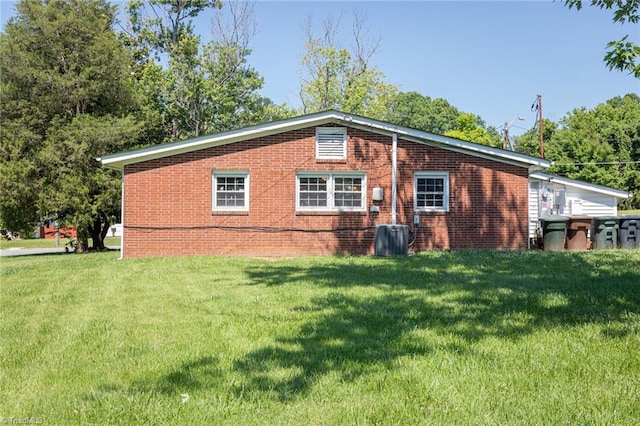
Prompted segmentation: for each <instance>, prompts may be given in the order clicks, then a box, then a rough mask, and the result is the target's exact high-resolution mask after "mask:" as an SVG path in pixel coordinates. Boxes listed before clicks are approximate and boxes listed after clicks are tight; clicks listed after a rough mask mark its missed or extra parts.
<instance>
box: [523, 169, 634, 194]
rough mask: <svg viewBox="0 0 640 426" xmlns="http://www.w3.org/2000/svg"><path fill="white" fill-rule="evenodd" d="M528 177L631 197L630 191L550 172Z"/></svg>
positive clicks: (536, 173)
mask: <svg viewBox="0 0 640 426" xmlns="http://www.w3.org/2000/svg"><path fill="white" fill-rule="evenodd" d="M529 177H530V178H533V179H537V180H545V181H548V182H552V183H559V184H561V185H568V186H573V187H575V188H581V189H587V190H590V191H594V192H599V193H601V194H605V195H611V196H613V197H617V198H623V199H627V198H629V197H631V195H632V193H631V192H627V191H622V190H620V189H615V188H610V187H608V186H604V185H598V184H595V183H589V182H584V181H581V180H576V179H570V178H567V177H564V176H558V175H553V174H550V173H543V172H535V173H531V174H530V175H529Z"/></svg>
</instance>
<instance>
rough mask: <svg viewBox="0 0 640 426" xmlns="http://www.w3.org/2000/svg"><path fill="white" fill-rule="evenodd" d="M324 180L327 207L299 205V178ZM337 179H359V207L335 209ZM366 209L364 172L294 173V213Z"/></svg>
mask: <svg viewBox="0 0 640 426" xmlns="http://www.w3.org/2000/svg"><path fill="white" fill-rule="evenodd" d="M323 177H324V178H326V179H327V190H326V191H327V192H326V195H327V205H326V206H301V205H300V178H323ZM337 178H360V179H362V181H361V186H360V195H361V198H360V206H355V207H343V206H340V207H336V205H335V204H336V200H335V198H336V197H335V192H336V191H335V182H336V179H337ZM366 209H367V174H366V173H365V172H348V171H347V172H343V171H328V172H322V171H316V172H307V171H304V172H298V173H296V211H366Z"/></svg>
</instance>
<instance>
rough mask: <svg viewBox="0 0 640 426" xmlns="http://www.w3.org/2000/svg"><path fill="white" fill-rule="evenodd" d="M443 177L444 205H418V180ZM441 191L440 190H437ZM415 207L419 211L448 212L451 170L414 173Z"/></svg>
mask: <svg viewBox="0 0 640 426" xmlns="http://www.w3.org/2000/svg"><path fill="white" fill-rule="evenodd" d="M419 179H442V181H443V190H442V206H418V180H419ZM436 193H440V192H436ZM413 209H414V210H415V211H417V212H448V211H449V172H416V173H414V175H413Z"/></svg>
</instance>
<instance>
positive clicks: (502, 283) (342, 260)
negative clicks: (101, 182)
mask: <svg viewBox="0 0 640 426" xmlns="http://www.w3.org/2000/svg"><path fill="white" fill-rule="evenodd" d="M117 258H118V253H100V254H88V255H78V254H74V255H51V256H30V257H19V258H2V259H1V260H0V262H1V264H0V265H1V273H2V299H1V303H2V305H1V314H2V321H1V323H0V336H1V338H2V344H1V347H0V364H1V367H0V368H1V376H0V416H1V417H2V419H3V421H4V422H7V421H13V420H16V419H17V420H24V419H31V420H34V419H35V420H36V421H41V422H43V423H44V424H99V425H104V424H126V425H129V424H191V425H196V424H198V425H199V424H229V425H239V424H242V425H264V424H277V425H289V424H290V425H300V424H303V425H320V424H323V425H324V424H327V425H344V424H403V425H405V424H407V425H418V424H420V425H422V424H464V425H469V424H482V425H484V424H491V425H494V424H526V425H529V424H609V425H612V424H616V425H631V424H638V422H639V419H640V250H611V251H608V250H601V251H589V252H541V251H504V252H497V251H433V252H425V253H421V254H419V255H416V256H412V257H406V258H371V257H326V258H322V257H319V258H299V259H286V260H278V261H267V260H256V259H246V258H216V257H211V258H164V259H138V260H117Z"/></svg>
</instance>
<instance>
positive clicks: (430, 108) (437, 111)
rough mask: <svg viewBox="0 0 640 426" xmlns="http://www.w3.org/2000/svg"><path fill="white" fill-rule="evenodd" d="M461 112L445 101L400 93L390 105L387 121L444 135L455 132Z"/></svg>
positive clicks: (411, 93) (417, 94) (412, 93)
mask: <svg viewBox="0 0 640 426" xmlns="http://www.w3.org/2000/svg"><path fill="white" fill-rule="evenodd" d="M460 114H461V113H460V111H459V110H458V109H457V108H456V107H454V106H452V105H451V104H449V102H447V101H446V100H445V99H441V98H437V99H431V98H430V97H429V96H425V95H421V94H420V93H418V92H400V93H398V94H397V95H396V96H395V97H394V98H393V102H392V104H391V105H390V108H389V113H388V117H387V120H388V121H390V122H392V123H395V124H398V125H400V126H406V127H411V128H412V129H418V130H423V131H425V132H430V133H435V134H438V135H442V134H444V133H445V132H448V131H451V130H454V129H455V127H456V123H455V120H456V118H457V117H458V116H459V115H460Z"/></svg>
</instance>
